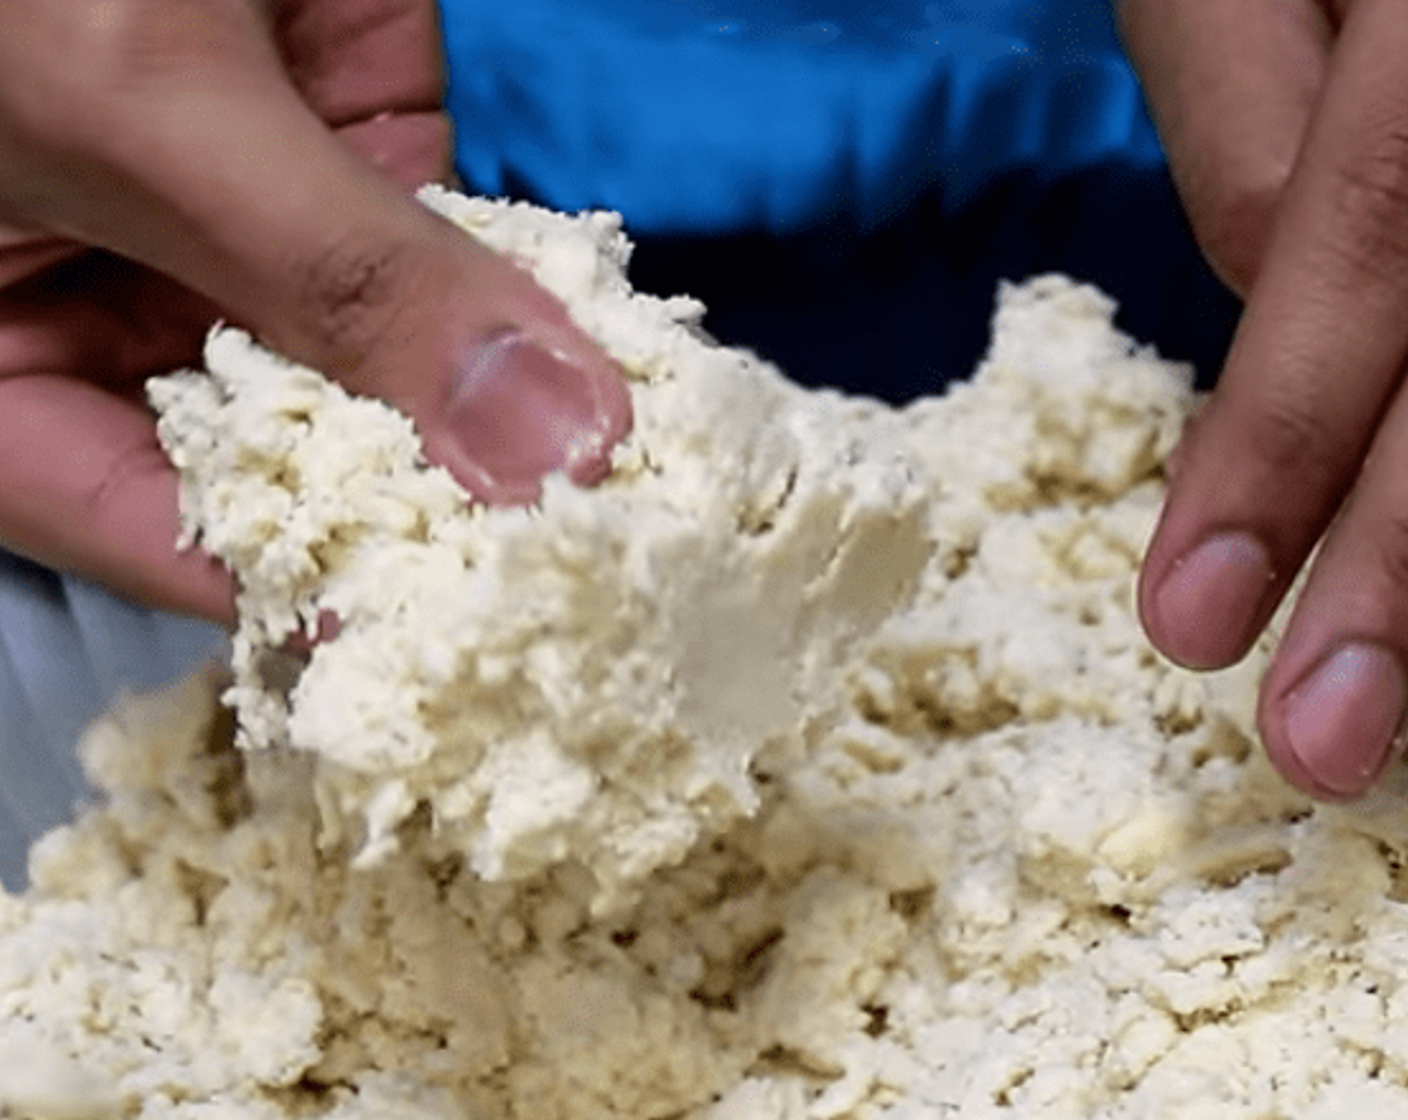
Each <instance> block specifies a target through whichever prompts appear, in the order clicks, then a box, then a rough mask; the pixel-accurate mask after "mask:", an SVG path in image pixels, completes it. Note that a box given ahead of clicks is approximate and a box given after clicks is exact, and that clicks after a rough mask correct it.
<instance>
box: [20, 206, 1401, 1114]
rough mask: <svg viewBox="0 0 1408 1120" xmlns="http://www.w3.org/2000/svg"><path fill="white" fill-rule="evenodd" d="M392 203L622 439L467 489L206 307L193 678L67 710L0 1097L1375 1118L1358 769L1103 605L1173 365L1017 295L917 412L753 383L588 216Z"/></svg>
mask: <svg viewBox="0 0 1408 1120" xmlns="http://www.w3.org/2000/svg"><path fill="white" fill-rule="evenodd" d="M425 198H426V201H427V202H428V203H429V204H431V205H433V206H436V207H437V208H439V209H440V210H442V212H444V213H446V214H447V215H449V216H450V217H452V218H453V219H454V220H456V221H458V222H460V223H461V224H462V225H463V226H464V227H465V228H466V229H468V230H469V231H470V232H472V233H473V234H474V235H475V236H478V237H481V238H483V239H484V240H485V241H486V242H488V243H489V244H491V245H493V246H495V247H496V248H499V249H502V250H506V251H509V252H512V253H514V254H516V255H518V256H519V257H520V258H522V259H523V260H525V261H526V262H528V263H529V264H530V265H531V267H532V268H533V269H534V271H535V272H536V273H537V275H538V277H539V279H540V280H541V281H542V282H543V283H544V284H545V285H547V286H548V287H549V288H551V289H552V290H553V291H555V292H556V293H557V294H558V295H559V296H560V297H561V298H562V299H563V300H564V301H565V302H566V304H567V306H568V307H569V309H570V310H571V311H572V313H573V314H574V315H575V316H576V318H577V319H578V321H579V322H580V323H581V324H582V325H583V326H584V327H585V328H586V329H587V330H588V331H589V332H590V333H592V334H593V335H594V336H595V337H597V338H598V339H600V340H601V341H602V343H603V344H604V345H605V346H606V347H607V349H608V350H609V351H610V352H611V353H612V354H614V355H615V356H616V357H617V358H618V359H619V360H620V361H621V362H622V363H623V365H624V366H625V368H626V369H627V370H628V372H629V374H630V377H631V378H632V385H633V394H634V401H635V409H636V418H637V420H636V429H635V432H634V434H633V435H632V437H631V438H630V439H629V441H628V442H627V443H626V444H625V445H623V446H622V447H621V448H620V449H619V450H618V452H617V457H616V465H615V469H614V471H613V473H612V476H611V477H610V478H609V479H608V480H607V481H606V482H605V483H604V484H603V485H602V486H600V487H598V488H596V489H594V490H591V491H581V490H577V489H575V488H573V487H571V486H570V485H568V484H566V483H565V482H563V481H561V480H558V479H550V480H549V482H548V484H547V486H546V488H545V491H544V497H543V500H542V503H541V505H540V507H538V508H536V509H534V510H532V511H506V510H484V509H472V510H471V509H466V508H465V506H464V503H463V500H462V498H463V496H462V495H461V493H460V492H459V490H458V488H457V487H456V486H455V484H454V483H453V482H452V481H451V480H450V479H449V478H448V476H446V475H445V474H444V473H443V472H441V471H439V470H436V469H434V468H430V467H427V466H426V465H425V464H424V463H423V462H422V461H421V460H420V459H419V457H418V445H417V441H416V437H415V434H414V432H413V431H412V429H411V427H410V426H409V424H408V423H407V422H406V421H405V420H404V419H402V418H400V417H398V416H396V415H395V414H393V413H392V412H390V411H389V410H388V409H387V408H386V407H385V406H383V405H381V404H378V403H376V402H373V401H366V400H357V399H353V398H350V397H348V396H347V395H346V394H344V393H342V392H341V390H339V389H337V388H335V387H334V386H332V385H330V384H328V383H326V382H325V381H323V380H322V379H321V378H320V377H319V376H318V375H317V374H315V373H313V372H311V371H308V370H303V369H300V368H298V367H296V366H292V365H289V364H288V363H285V362H283V361H281V360H280V359H278V358H275V357H274V356H272V355H269V354H267V353H265V352H263V351H262V350H260V349H259V348H258V347H257V346H256V345H255V344H254V343H252V342H251V341H250V340H249V339H248V338H246V337H244V336H242V335H240V334H239V333H238V332H234V331H230V330H219V331H217V332H215V333H214V334H213V335H212V337H211V340H210V343H209V348H208V353H207V365H208V367H209V372H208V374H199V375H197V374H181V375H177V376H175V377H173V378H169V379H165V380H163V381H161V382H159V383H157V384H155V385H154V386H153V387H152V397H153V400H154V401H155V402H156V404H157V406H158V407H159V409H160V410H161V411H162V414H163V415H162V434H163V439H164V440H165V442H166V446H167V447H168V449H169V451H170V453H171V455H172V458H173V460H174V461H175V462H176V463H177V464H178V466H180V468H181V470H182V473H183V479H184V483H183V485H184V491H183V508H184V513H185V518H186V526H187V533H188V535H189V536H190V537H191V538H192V539H198V540H199V541H200V542H201V543H202V544H203V545H204V546H205V547H208V548H211V549H213V550H215V551H217V552H219V553H220V554H221V555H222V556H224V557H225V559H226V560H227V561H228V562H229V563H230V564H231V565H232V566H233V567H234V569H235V570H236V572H237V574H238V575H239V578H240V581H241V586H242V592H241V598H240V612H241V624H240V632H239V635H238V638H237V642H236V658H235V664H234V677H233V683H231V682H230V681H228V680H225V679H223V678H222V676H221V674H220V673H219V672H217V671H214V670H212V671H211V672H210V673H207V674H203V675H200V676H197V677H194V678H192V679H191V680H189V681H187V682H185V683H184V684H183V685H181V686H180V687H179V688H177V689H174V690H172V691H170V692H168V693H166V694H162V695H159V696H155V697H149V698H146V699H143V700H133V701H129V702H128V703H126V704H124V705H123V706H121V707H120V708H119V709H117V710H115V711H114V712H113V713H111V714H110V715H109V716H108V717H106V718H105V719H104V720H103V721H101V722H100V723H99V724H97V725H96V726H95V727H94V728H93V729H92V730H91V731H90V732H89V733H88V734H87V736H86V737H85V739H84V741H83V743H82V748H81V753H82V757H83V759H84V763H85V766H86V767H87V769H88V771H89V773H90V775H91V778H92V780H93V781H94V783H95V784H96V785H98V786H99V787H101V788H102V789H104V790H106V791H107V800H106V802H105V803H104V804H103V805H102V806H100V807H95V808H93V809H91V810H90V811H88V812H86V813H85V814H84V815H83V816H82V817H81V818H80V819H79V820H78V821H77V822H76V823H75V824H74V825H72V826H71V827H67V828H64V829H60V830H58V831H56V832H54V833H52V834H51V835H49V836H47V837H46V838H44V839H43V840H42V841H41V842H39V843H38V844H37V845H36V847H35V850H34V852H33V856H32V879H33V883H34V885H33V887H32V888H31V890H30V891H29V892H28V893H26V894H25V895H23V896H18V897H11V896H0V1106H3V1109H0V1111H3V1110H4V1109H7V1110H8V1112H9V1113H10V1114H12V1115H15V1116H24V1117H36V1118H45V1120H47V1118H59V1117H119V1116H121V1117H124V1118H134V1117H140V1118H142V1120H155V1118H163V1120H165V1118H175V1117H182V1118H191V1120H196V1118H202V1120H213V1118H216V1117H219V1118H222V1120H223V1118H227V1117H228V1118H234V1117H240V1118H245V1117H249V1118H256V1117H257V1118H263V1117H269V1118H274V1117H278V1118H283V1117H294V1116H296V1117H306V1116H321V1117H329V1118H335V1120H352V1118H353V1117H362V1116H369V1117H370V1116H375V1117H382V1118H384V1117H392V1118H395V1117H401V1116H404V1117H412V1116H414V1117H430V1116H443V1117H463V1118H471V1120H606V1118H629V1120H667V1118H681V1120H725V1118H727V1120H872V1118H875V1120H879V1118H886V1120H902V1118H913V1120H921V1118H922V1120H934V1118H938V1117H958V1118H961V1120H986V1118H1002V1120H1006V1118H1021V1120H1028V1118H1033V1117H1039V1118H1048V1117H1049V1118H1062V1117H1070V1118H1072V1120H1075V1118H1080V1120H1116V1118H1118V1120H1136V1118H1146V1117H1159V1118H1161V1120H1162V1118H1172V1120H1180V1118H1183V1120H1193V1118H1195V1117H1209V1118H1212V1117H1216V1118H1217V1120H1268V1118H1281V1117H1284V1118H1291V1117H1295V1118H1296V1120H1302V1118H1307V1117H1309V1118H1312V1120H1314V1118H1319V1117H1325V1118H1328V1117H1342V1116H1345V1115H1353V1114H1354V1111H1353V1110H1356V1109H1358V1110H1360V1111H1361V1112H1363V1113H1364V1114H1373V1115H1383V1116H1408V1041H1405V1036H1404V1034H1403V1032H1402V1031H1401V1030H1400V1029H1398V1028H1397V1027H1396V1026H1395V1024H1396V1023H1398V1022H1400V1021H1401V1018H1402V1016H1403V1014H1404V1013H1405V1012H1406V1011H1408V985H1405V982H1404V978H1405V977H1408V910H1406V909H1405V906H1404V902H1403V899H1404V898H1405V897H1408V887H1405V881H1404V872H1403V863H1404V859H1405V853H1408V810H1405V809H1404V808H1403V806H1404V805H1405V794H1408V783H1405V781H1404V778H1403V774H1402V772H1401V771H1395V773H1394V774H1392V775H1391V776H1390V780H1389V782H1388V787H1389V788H1388V789H1386V790H1385V791H1384V792H1382V793H1380V794H1377V795H1375V796H1374V797H1371V798H1370V799H1369V800H1368V801H1366V802H1364V803H1362V804H1360V805H1358V806H1355V807H1352V808H1344V807H1327V806H1320V805H1314V804H1312V803H1310V802H1309V801H1307V800H1306V799H1304V798H1303V797H1301V796H1300V795H1299V794H1297V793H1296V792H1295V791H1293V790H1291V789H1289V788H1288V787H1286V786H1285V785H1283V784H1282V783H1281V782H1280V781H1279V779H1277V778H1276V776H1275V775H1274V774H1273V773H1272V772H1271V770H1270V768H1269V767H1268V765H1267V764H1266V763H1265V762H1264V760H1263V758H1262V754H1261V751H1260V748H1259V746H1258V745H1257V744H1256V743H1255V741H1254V732H1253V728H1252V705H1253V700H1254V695H1255V684H1256V681H1257V679H1258V677H1259V675H1260V672H1261V670H1262V669H1263V668H1264V665H1265V662H1266V657H1267V646H1266V645H1265V643H1263V645H1261V646H1259V647H1258V649H1257V651H1256V652H1255V653H1254V654H1253V656H1252V657H1250V658H1249V659H1248V661H1247V662H1245V663H1244V664H1243V665H1242V666H1241V667H1239V668H1237V669H1235V670H1230V671H1228V672H1225V673H1221V674H1215V675H1210V676H1203V677H1195V676H1192V675H1189V674H1186V673H1184V672H1182V671H1180V670H1178V669H1176V668H1174V667H1172V666H1170V665H1168V664H1167V663H1166V662H1164V661H1162V660H1160V659H1159V658H1158V657H1157V656H1156V655H1155V654H1154V652H1153V651H1152V650H1151V649H1150V648H1149V647H1148V645H1147V644H1146V643H1145V641H1144V640H1143V638H1142V636H1141V634H1140V631H1139V627H1138V624H1137V621H1136V619H1135V617H1134V615H1133V611H1132V601H1131V600H1132V596H1131V592H1132V580H1133V574H1134V571H1135V567H1136V564H1137V560H1138V557H1139V555H1140V553H1141V550H1142V547H1143V543H1144V540H1145V538H1146V536H1147V534H1148V532H1149V530H1150V527H1151V524H1152V519H1153V516H1154V513H1155V508H1156V505H1157V502H1158V498H1159V493H1160V479H1161V474H1162V461H1163V458H1164V456H1165V455H1166V454H1167V452H1168V450H1169V449H1170V447H1171V445H1172V443H1173V442H1174V440H1175V438H1176V435H1177V433H1178V431H1179V428H1180V425H1181V423H1182V420H1183V417H1184V416H1185V415H1186V412H1187V409H1188V407H1189V405H1190V403H1191V400H1192V397H1191V391H1190V388H1189V377H1188V373H1187V370H1185V369H1183V368H1181V367H1179V366H1177V365H1174V364H1172V363H1168V362H1164V361H1162V360H1160V359H1159V358H1158V357H1157V356H1156V355H1154V354H1153V353H1151V352H1149V351H1147V350H1143V349H1140V348H1139V347H1137V346H1135V345H1134V344H1132V343H1131V342H1130V341H1129V340H1128V339H1127V338H1125V337H1123V336H1122V335H1120V334H1119V333H1118V332H1117V331H1116V330H1115V329H1114V327H1113V326H1112V316H1113V311H1114V309H1113V306H1112V304H1111V302H1110V301H1109V300H1107V299H1106V298H1104V297H1103V296H1101V295H1100V294H1098V293H1097V292H1095V291H1093V290H1092V289H1090V288H1087V287H1082V286H1080V285H1077V284H1074V283H1072V282H1070V281H1068V280H1065V279H1062V278H1059V277H1045V278H1039V279H1036V280H1033V281H1030V282H1028V283H1026V284H1024V285H1022V286H1020V287H1006V288H1004V289H1003V291H1002V292H1001V293H1000V296H999V302H998V309H997V312H996V316H995V320H994V336H993V343H992V348H991V351H990V353H989V356H988V357H987V359H986V360H985V361H984V363H983V364H982V366H981V368H980V369H979V370H978V371H977V373H976V374H975V376H974V378H973V379H972V380H971V381H970V382H967V383H963V384H960V385H956V386H955V387H954V388H952V389H951V390H950V391H949V392H948V394H947V395H946V396H944V397H943V398H939V399H927V400H922V401H918V402H916V403H914V404H912V405H910V406H908V407H906V408H903V409H892V408H889V407H887V406H883V405H880V404H878V403H874V402H870V401H866V400H858V399H854V398H845V397H842V396H840V395H838V394H835V393H827V392H807V391H803V390H802V389H800V388H798V387H796V386H794V385H792V384H791V383H789V382H787V381H786V380H785V379H784V378H783V377H782V376H781V375H780V374H779V373H778V372H777V371H776V370H774V369H773V368H771V367H770V366H768V365H767V364H766V363H765V362H762V361H760V360H759V359H757V358H756V357H754V356H752V355H750V354H747V353H744V352H740V351H734V350H727V349H723V348H719V347H716V346H714V345H712V344H711V343H709V342H708V341H707V339H705V338H703V337H702V335H701V333H700V332H699V331H698V329H697V323H698V320H699V316H700V314H701V310H702V309H701V308H700V307H699V306H698V305H697V304H695V303H693V302H691V301H689V300H684V299H673V300H657V299H654V298H651V297H647V296H643V295H639V294H635V293H633V292H631V290H630V288H629V286H628V284H627V282H626V280H625V279H624V273H623V269H624V265H625V261H626V257H627V255H628V244H627V242H626V241H625V240H624V238H623V237H622V235H621V232H620V229H619V225H618V223H617V221H616V219H615V218H614V217H612V216H610V215H601V214H595V215H585V216H581V217H576V218H569V217H564V216H561V215H554V214H549V213H546V212H543V211H538V210H534V209H532V208H528V207H524V206H509V205H507V204H503V203H497V202H489V201H484V200H472V199H464V198H461V197H458V196H455V195H450V194H447V193H443V192H429V193H427V195H426V196H425ZM936 313H941V311H939V312H936ZM322 611H333V612H335V613H336V614H337V615H338V616H339V618H340V619H341V620H342V630H341V632H340V634H339V636H338V637H337V638H336V639H335V640H334V641H331V642H327V643H324V644H322V645H320V646H318V647H317V649H316V650H315V652H314V654H313V656H312V658H311V660H310V662H309V663H308V665H307V667H306V669H303V670H302V671H301V673H299V672H296V671H295V672H293V673H292V674H290V673H289V666H288V664H287V663H286V662H285V661H283V660H281V659H280V657H279V656H278V655H277V654H275V653H274V652H273V651H275V650H276V649H277V648H278V647H279V646H280V645H281V644H282V642H283V640H284V639H285V638H286V637H287V635H288V634H290V633H292V632H293V631H295V630H298V629H306V628H309V627H310V626H312V625H314V624H315V622H316V619H317V617H318V615H319V613H320V612H322ZM222 692H223V693H225V694H226V695H227V696H228V697H229V699H230V701H231V703H232V704H233V708H234V711H235V713H237V716H238V728H237V725H236V720H235V718H233V717H232V716H231V715H230V713H229V712H227V711H226V710H225V709H224V708H223V707H222V706H221V703H220V701H219V697H220V695H221V694H222ZM236 740H238V742H239V746H238V747H237V746H236Z"/></svg>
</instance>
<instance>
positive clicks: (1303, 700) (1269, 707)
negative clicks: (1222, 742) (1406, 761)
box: [1258, 639, 1408, 801]
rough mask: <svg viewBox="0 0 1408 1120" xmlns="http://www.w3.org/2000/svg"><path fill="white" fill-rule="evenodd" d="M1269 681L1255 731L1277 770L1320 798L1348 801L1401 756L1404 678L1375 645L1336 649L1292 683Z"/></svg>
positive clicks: (1406, 704) (1406, 694)
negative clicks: (1258, 732)
mask: <svg viewBox="0 0 1408 1120" xmlns="http://www.w3.org/2000/svg"><path fill="white" fill-rule="evenodd" d="M1282 675H1283V674H1280V673H1276V672H1274V671H1273V672H1272V673H1269V674H1268V676H1267V680H1266V683H1265V685H1264V688H1263V695H1262V698H1261V702H1260V704H1259V708H1258V729H1259V730H1260V732H1261V735H1262V739H1263V742H1264V743H1265V745H1266V750H1267V755H1268V757H1269V758H1270V760H1271V763H1272V765H1273V766H1274V767H1275V768H1276V770H1277V771H1278V772H1279V773H1280V774H1281V775H1282V776H1283V777H1284V778H1285V779H1286V780H1287V781H1288V782H1290V783H1291V784H1292V785H1293V786H1295V787H1296V788H1297V789H1299V790H1301V791H1302V792H1304V793H1307V794H1310V795H1311V796H1313V797H1316V798H1318V799H1320V800H1322V801H1353V800H1356V799H1358V798H1360V797H1362V796H1363V795H1364V794H1365V793H1367V792H1368V791H1369V790H1370V789H1372V788H1373V787H1374V786H1375V785H1376V784H1378V782H1379V781H1380V780H1381V779H1382V778H1383V775H1384V773H1385V772H1386V771H1387V770H1388V768H1389V767H1390V766H1391V765H1392V764H1393V763H1394V762H1395V761H1397V760H1398V759H1399V758H1401V757H1402V755H1403V749H1404V731H1405V718H1408V674H1405V671H1404V667H1403V663H1402V659H1401V656H1400V655H1399V654H1398V653H1397V652H1396V651H1394V650H1392V649H1389V648H1388V647H1386V646H1384V645H1382V644H1380V643H1378V642H1374V641H1369V640H1360V639H1353V640H1348V641H1343V642H1340V643H1337V644H1336V645H1334V646H1333V647H1332V648H1331V649H1330V650H1329V651H1328V653H1326V654H1325V655H1324V656H1323V657H1322V658H1321V659H1320V660H1319V661H1317V662H1315V663H1314V664H1312V665H1311V666H1310V667H1309V668H1308V670H1307V671H1305V672H1304V673H1302V674H1301V675H1300V676H1299V677H1298V678H1296V679H1294V680H1293V681H1292V682H1291V683H1290V684H1289V685H1282V684H1280V683H1279V681H1280V677H1281V676H1282Z"/></svg>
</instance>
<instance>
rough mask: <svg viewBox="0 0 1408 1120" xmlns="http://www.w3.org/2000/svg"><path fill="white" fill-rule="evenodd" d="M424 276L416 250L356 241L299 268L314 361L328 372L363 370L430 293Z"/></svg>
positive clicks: (304, 326)
mask: <svg viewBox="0 0 1408 1120" xmlns="http://www.w3.org/2000/svg"><path fill="white" fill-rule="evenodd" d="M424 271H425V270H424V265H423V259H422V257H421V256H420V255H419V254H417V253H416V252H415V250H414V248H413V247H412V246H410V245H406V244H402V243H400V242H397V241H394V240H376V239H372V240H366V239H361V238H355V237H353V238H348V239H347V240H345V241H343V242H341V243H339V244H336V245H332V246H329V247H328V248H327V249H326V250H325V251H323V252H322V253H319V254H318V255H317V256H314V257H312V258H310V259H308V260H307V261H305V262H303V263H301V264H297V265H295V266H294V272H295V275H296V276H297V282H296V287H295V291H296V292H297V293H298V296H297V304H298V308H299V310H300V318H301V320H302V323H301V333H302V334H303V335H304V336H305V338H306V339H307V340H308V343H309V345H310V346H311V347H312V349H313V350H314V351H316V353H315V354H313V355H310V357H312V358H314V360H318V361H321V362H322V363H323V364H325V365H327V366H328V367H329V370H327V371H325V372H331V371H332V370H334V369H335V370H338V371H342V372H346V371H351V370H355V369H357V368H359V367H360V366H361V364H362V363H363V362H364V361H365V359H366V358H367V356H368V355H369V354H371V353H372V352H373V351H375V350H376V349H377V348H378V347H379V346H381V345H382V344H383V343H384V341H385V340H386V338H387V336H388V335H389V334H390V333H391V332H392V331H393V330H394V328H395V325H396V322H397V320H398V319H399V318H400V317H401V316H402V315H403V314H404V312H405V311H406V310H407V309H408V307H409V306H410V304H411V303H412V301H413V300H414V299H415V295H416V293H417V292H419V291H422V290H423V289H424V286H425V280H426V278H425V277H424ZM299 349H303V347H299Z"/></svg>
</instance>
